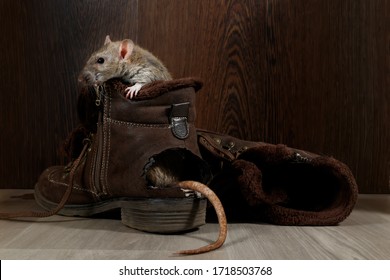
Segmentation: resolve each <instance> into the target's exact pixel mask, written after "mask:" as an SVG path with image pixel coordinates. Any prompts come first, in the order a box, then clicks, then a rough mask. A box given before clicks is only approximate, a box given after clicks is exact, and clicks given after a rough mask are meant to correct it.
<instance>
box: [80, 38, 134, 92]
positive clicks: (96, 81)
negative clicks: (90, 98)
mask: <svg viewBox="0 0 390 280" xmlns="http://www.w3.org/2000/svg"><path fill="white" fill-rule="evenodd" d="M133 49H134V43H133V42H132V41H131V40H128V39H126V40H123V41H118V42H112V41H111V39H110V36H108V35H107V36H106V40H105V42H104V45H103V47H102V48H100V49H99V50H98V51H96V52H94V53H93V54H92V55H91V57H90V58H89V59H88V61H87V64H86V65H85V67H84V69H83V71H82V72H81V73H80V76H79V82H82V83H85V84H87V85H101V84H102V83H104V82H105V81H107V80H109V79H111V78H119V77H120V76H121V68H122V67H121V64H123V63H124V62H125V63H126V61H127V60H128V59H129V57H130V55H131V53H132V52H133Z"/></svg>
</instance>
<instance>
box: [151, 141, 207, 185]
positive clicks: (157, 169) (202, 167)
mask: <svg viewBox="0 0 390 280" xmlns="http://www.w3.org/2000/svg"><path fill="white" fill-rule="evenodd" d="M144 177H145V179H146V181H147V182H148V186H150V187H152V188H163V187H167V186H171V185H174V184H175V183H177V182H180V181H186V180H192V181H197V182H201V183H203V184H208V183H209V182H210V180H211V177H212V175H211V171H210V168H209V166H208V164H207V163H206V162H205V161H204V160H202V159H201V158H200V157H198V156H197V155H195V154H193V153H192V152H190V151H189V150H187V149H184V148H172V149H167V150H164V151H162V152H161V153H159V154H156V155H153V156H151V157H150V158H149V161H148V162H147V163H146V165H145V166H144Z"/></svg>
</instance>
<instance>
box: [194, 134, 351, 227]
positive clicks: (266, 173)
mask: <svg viewBox="0 0 390 280" xmlns="http://www.w3.org/2000/svg"><path fill="white" fill-rule="evenodd" d="M198 137H199V146H200V149H201V154H202V157H203V159H205V160H206V161H207V162H208V163H209V164H210V166H211V168H212V171H213V174H215V176H214V179H213V181H212V182H211V183H210V187H211V188H212V189H213V190H214V192H215V193H216V194H217V195H218V197H219V198H220V199H221V201H222V203H223V205H224V208H225V211H226V214H227V217H228V218H230V219H231V220H233V219H235V220H240V221H243V220H246V221H253V220H256V221H261V222H269V223H273V224H279V225H316V226H320V225H323V226H324V225H336V224H338V223H340V222H342V221H343V220H344V219H346V218H347V217H348V215H349V214H350V213H351V211H352V209H353V207H354V205H355V203H356V200H357V194H358V188H357V185H356V181H355V179H354V176H353V175H352V172H351V171H350V169H349V168H348V167H347V166H346V165H345V164H343V163H342V162H340V161H338V160H336V159H334V158H332V157H327V156H320V155H316V154H313V153H310V152H307V151H303V150H298V149H293V148H289V147H287V146H285V145H272V144H268V143H263V142H251V141H244V140H241V139H237V138H235V137H231V136H229V135H223V134H219V133H215V132H210V131H205V130H198Z"/></svg>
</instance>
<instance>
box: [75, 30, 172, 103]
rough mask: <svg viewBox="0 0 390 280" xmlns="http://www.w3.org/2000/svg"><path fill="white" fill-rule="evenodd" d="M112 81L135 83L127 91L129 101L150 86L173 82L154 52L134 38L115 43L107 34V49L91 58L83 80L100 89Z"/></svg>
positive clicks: (105, 46) (83, 73)
mask: <svg viewBox="0 0 390 280" xmlns="http://www.w3.org/2000/svg"><path fill="white" fill-rule="evenodd" d="M111 78H121V79H122V80H123V81H125V82H128V83H131V84H132V86H130V87H127V88H126V89H125V93H126V98H129V99H131V98H133V97H134V96H137V94H138V92H139V90H140V89H141V88H142V86H144V85H145V84H147V83H150V82H153V81H158V80H172V77H171V75H170V73H169V71H168V70H167V68H166V67H165V66H164V64H163V63H162V62H161V61H160V60H159V59H158V58H157V57H155V56H154V55H153V54H152V53H150V52H149V51H147V50H145V49H143V48H141V47H139V46H138V45H135V44H134V43H133V41H131V40H130V39H125V40H122V41H116V42H112V41H111V39H110V36H108V35H107V36H106V40H105V42H104V45H103V47H101V48H100V49H99V50H98V51H96V52H94V53H93V54H92V55H91V57H90V58H89V59H88V61H87V63H86V65H85V67H84V69H83V70H82V72H81V73H80V76H79V81H80V82H83V83H85V84H87V85H91V86H99V85H101V84H103V83H104V82H106V81H107V80H109V79H111Z"/></svg>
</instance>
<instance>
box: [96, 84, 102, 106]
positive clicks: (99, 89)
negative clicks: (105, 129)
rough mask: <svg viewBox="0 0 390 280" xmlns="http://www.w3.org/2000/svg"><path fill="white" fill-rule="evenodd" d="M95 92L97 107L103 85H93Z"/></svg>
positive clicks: (99, 102)
mask: <svg viewBox="0 0 390 280" xmlns="http://www.w3.org/2000/svg"><path fill="white" fill-rule="evenodd" d="M95 92H96V100H95V105H96V106H97V107H99V106H100V104H101V100H102V92H103V86H95Z"/></svg>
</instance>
